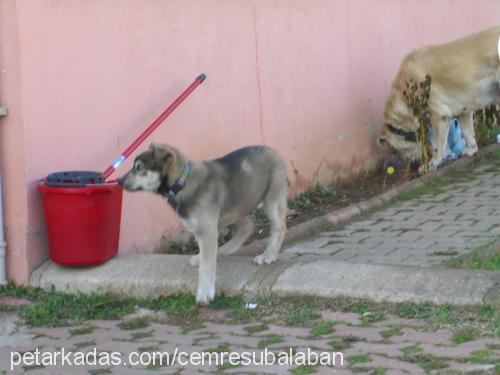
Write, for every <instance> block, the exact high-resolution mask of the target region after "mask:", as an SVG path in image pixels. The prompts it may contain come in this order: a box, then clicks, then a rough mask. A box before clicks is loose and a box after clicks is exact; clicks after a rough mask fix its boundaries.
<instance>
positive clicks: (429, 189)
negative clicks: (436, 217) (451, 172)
mask: <svg viewBox="0 0 500 375" xmlns="http://www.w3.org/2000/svg"><path fill="white" fill-rule="evenodd" d="M449 182H450V178H449V177H448V176H442V177H437V178H434V179H432V180H429V181H427V182H425V183H424V184H423V185H422V186H419V187H416V188H415V189H412V190H410V191H407V192H404V193H402V194H401V195H399V196H398V197H397V198H396V199H397V200H398V201H401V202H404V201H408V200H412V199H415V198H418V197H420V196H422V195H426V194H429V193H433V192H436V189H438V188H440V187H442V186H444V185H446V184H448V183H449Z"/></svg>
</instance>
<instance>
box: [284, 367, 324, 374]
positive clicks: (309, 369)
mask: <svg viewBox="0 0 500 375" xmlns="http://www.w3.org/2000/svg"><path fill="white" fill-rule="evenodd" d="M316 367H317V366H310V365H301V366H298V367H295V368H293V369H291V370H290V372H291V373H292V374H293V375H307V374H314V373H315V372H316Z"/></svg>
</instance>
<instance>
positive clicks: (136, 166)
mask: <svg viewBox="0 0 500 375" xmlns="http://www.w3.org/2000/svg"><path fill="white" fill-rule="evenodd" d="M134 169H135V170H136V171H137V172H140V171H142V169H143V167H142V164H141V163H137V164H136V165H135V166H134Z"/></svg>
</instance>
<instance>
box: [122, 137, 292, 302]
mask: <svg viewBox="0 0 500 375" xmlns="http://www.w3.org/2000/svg"><path fill="white" fill-rule="evenodd" d="M119 183H120V185H121V186H122V187H123V189H125V190H128V191H138V190H145V191H149V192H151V193H155V194H158V195H161V196H163V197H164V198H166V199H167V200H168V203H169V205H170V206H171V207H172V209H173V210H174V211H175V212H176V213H177V215H178V216H179V218H180V220H181V222H182V223H183V224H184V226H185V227H186V228H187V230H189V231H190V232H191V233H192V234H193V235H194V237H195V238H196V241H197V242H198V245H199V248H200V253H199V255H195V256H194V257H192V258H191V264H192V265H193V266H196V265H199V279H198V291H197V294H196V301H197V302H198V303H199V304H207V303H209V302H210V301H211V300H213V299H214V297H215V270H216V259H217V238H218V229H219V228H222V227H225V226H228V225H232V224H234V225H235V226H236V230H235V233H234V236H233V238H232V239H231V240H230V241H229V242H228V243H226V244H225V245H224V246H222V247H221V248H220V250H219V252H220V253H221V254H223V255H227V254H231V253H234V252H235V251H237V250H238V249H239V248H240V247H241V245H243V243H244V242H245V241H246V240H247V239H248V238H249V237H250V236H251V235H252V233H253V232H254V229H255V227H254V224H253V222H252V219H251V217H250V214H251V213H252V212H253V210H255V208H257V206H259V205H260V204H262V205H263V208H264V211H265V212H266V214H267V216H268V217H269V221H270V223H271V237H270V241H269V244H268V246H267V249H266V250H265V251H264V253H262V254H261V255H259V256H257V257H255V258H254V263H256V264H269V263H272V262H274V261H275V260H276V259H277V257H278V253H279V251H280V248H281V244H282V242H283V238H284V236H285V231H286V223H285V220H286V214H287V195H288V178H287V173H286V166H285V163H284V161H283V159H282V158H281V157H280V156H279V155H278V153H277V152H276V151H275V150H273V149H272V148H269V147H266V146H250V147H244V148H241V149H238V150H236V151H234V152H231V153H230V154H228V155H226V156H223V157H221V158H219V159H215V160H211V161H191V160H188V159H187V157H185V156H184V155H183V154H182V153H181V152H179V151H178V150H177V149H175V148H174V147H171V146H167V145H160V144H151V146H150V147H149V150H148V151H145V152H143V153H142V154H140V155H139V156H137V158H136V159H135V161H134V166H133V168H132V169H131V170H130V171H129V172H128V173H127V174H125V176H123V177H122V178H121V179H120V180H119Z"/></svg>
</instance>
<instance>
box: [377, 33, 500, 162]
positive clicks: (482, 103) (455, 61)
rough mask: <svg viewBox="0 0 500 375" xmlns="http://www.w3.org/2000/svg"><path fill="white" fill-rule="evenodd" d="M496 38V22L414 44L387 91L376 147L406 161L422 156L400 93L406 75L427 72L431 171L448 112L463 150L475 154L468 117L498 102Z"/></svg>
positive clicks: (439, 155)
mask: <svg viewBox="0 0 500 375" xmlns="http://www.w3.org/2000/svg"><path fill="white" fill-rule="evenodd" d="M499 36H500V26H496V27H492V28H490V29H488V30H484V31H482V32H479V33H477V34H473V35H469V36H466V37H464V38H461V39H458V40H455V41H453V42H450V43H448V44H443V45H436V46H427V47H423V48H419V49H416V50H414V51H413V52H411V53H410V54H409V55H407V56H406V57H405V58H404V60H403V62H402V63H401V66H400V68H399V72H398V74H397V75H396V78H395V79H394V81H393V83H392V86H391V89H390V91H389V95H388V98H387V102H386V106H385V111H384V127H383V128H382V132H381V134H380V136H379V138H378V143H379V145H382V144H384V143H386V142H387V143H389V144H390V145H391V146H392V147H393V148H394V149H395V150H396V151H398V152H399V153H400V154H401V155H402V156H403V157H405V158H406V159H408V160H412V161H419V160H420V159H421V157H422V155H421V148H420V147H419V145H418V143H417V136H416V132H417V129H418V127H419V123H418V119H417V117H416V116H415V115H414V113H413V108H411V107H410V106H409V105H408V103H407V101H406V99H405V95H404V92H405V90H407V83H408V82H409V80H410V79H411V80H414V81H416V82H421V81H424V79H425V77H426V76H427V75H428V76H430V77H431V86H430V96H429V99H428V111H429V114H430V121H431V125H432V133H433V136H434V137H435V142H434V144H435V145H436V146H435V149H434V150H433V156H432V159H431V161H430V163H429V167H430V169H436V168H437V167H438V166H439V165H440V164H441V162H442V161H443V158H444V152H445V148H446V142H447V139H448V128H449V124H450V118H451V116H455V117H456V118H457V119H459V121H460V123H461V124H462V134H463V137H464V139H465V143H466V148H465V151H464V153H465V154H466V155H473V154H475V153H476V152H477V150H478V147H477V144H476V139H475V136H474V126H473V122H472V115H473V113H474V111H475V110H478V109H481V108H484V107H486V106H489V105H492V104H500V86H499V83H500V58H499V56H498V51H497V43H498V39H499Z"/></svg>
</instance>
